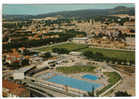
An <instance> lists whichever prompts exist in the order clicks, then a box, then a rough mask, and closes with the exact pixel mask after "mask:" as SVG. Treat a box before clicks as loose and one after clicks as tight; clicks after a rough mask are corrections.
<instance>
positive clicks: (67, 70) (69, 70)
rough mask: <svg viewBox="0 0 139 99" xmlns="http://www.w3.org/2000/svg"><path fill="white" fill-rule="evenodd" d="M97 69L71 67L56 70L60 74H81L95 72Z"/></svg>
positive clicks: (92, 67)
mask: <svg viewBox="0 0 139 99" xmlns="http://www.w3.org/2000/svg"><path fill="white" fill-rule="evenodd" d="M95 69H96V67H94V66H71V67H57V68H56V70H57V71H58V72H62V73H65V74H70V73H80V72H94V70H95Z"/></svg>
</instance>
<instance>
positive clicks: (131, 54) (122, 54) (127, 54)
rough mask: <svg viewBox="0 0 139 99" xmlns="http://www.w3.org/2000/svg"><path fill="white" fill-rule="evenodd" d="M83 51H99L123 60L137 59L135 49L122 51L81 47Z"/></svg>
mask: <svg viewBox="0 0 139 99" xmlns="http://www.w3.org/2000/svg"><path fill="white" fill-rule="evenodd" d="M80 51H81V52H84V51H92V52H93V53H96V52H99V53H102V54H103V55H104V56H107V57H109V58H117V59H121V60H125V59H126V60H128V61H129V60H134V61H135V51H121V50H111V49H102V48H85V49H81V50H80Z"/></svg>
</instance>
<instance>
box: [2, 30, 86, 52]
mask: <svg viewBox="0 0 139 99" xmlns="http://www.w3.org/2000/svg"><path fill="white" fill-rule="evenodd" d="M79 34H81V35H84V36H85V35H86V33H85V32H80V31H75V30H69V31H66V32H57V33H47V34H45V36H53V35H59V37H58V38H47V39H43V38H42V37H40V40H28V39H22V40H21V39H18V41H20V42H17V40H12V42H11V43H8V44H4V45H3V50H10V49H12V48H20V47H23V46H24V47H26V48H31V47H38V46H43V45H49V44H54V43H59V42H65V41H67V40H69V39H71V38H73V37H76V35H79ZM22 38H23V36H22Z"/></svg>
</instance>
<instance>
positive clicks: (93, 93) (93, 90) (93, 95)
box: [88, 86, 95, 97]
mask: <svg viewBox="0 0 139 99" xmlns="http://www.w3.org/2000/svg"><path fill="white" fill-rule="evenodd" d="M88 95H89V96H90V97H95V88H94V86H93V87H92V91H91V92H88Z"/></svg>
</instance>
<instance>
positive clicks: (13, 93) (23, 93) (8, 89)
mask: <svg viewBox="0 0 139 99" xmlns="http://www.w3.org/2000/svg"><path fill="white" fill-rule="evenodd" d="M2 87H3V88H2V93H3V96H4V97H29V96H30V92H29V91H28V90H27V89H25V88H24V86H23V85H20V84H17V83H15V82H11V81H8V80H3V81H2Z"/></svg>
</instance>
